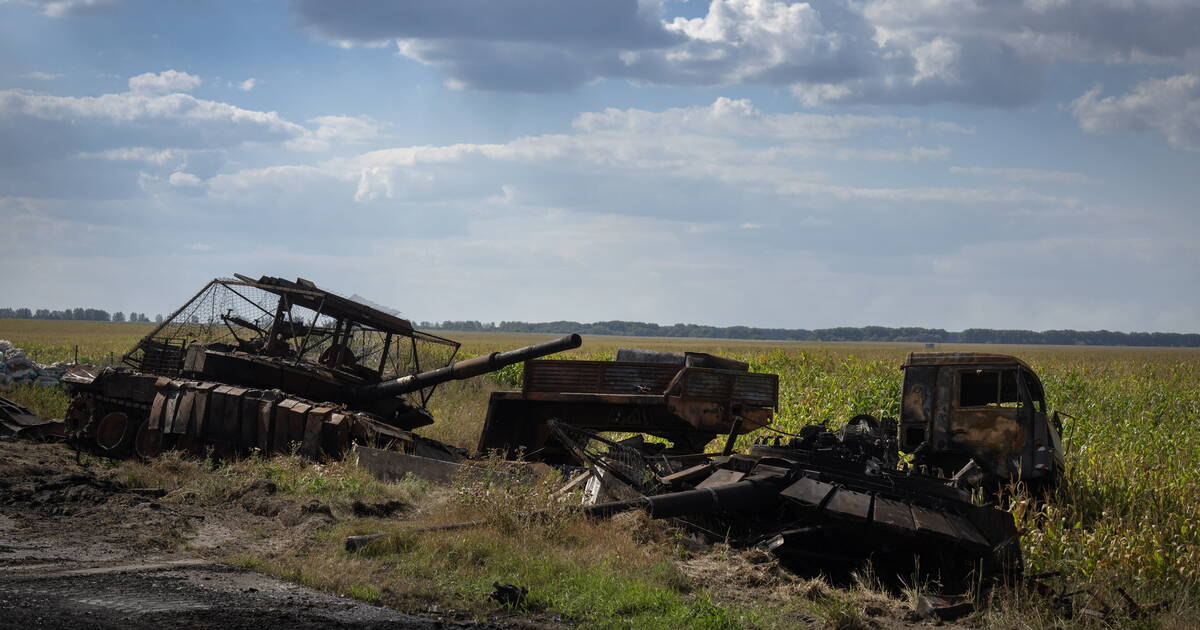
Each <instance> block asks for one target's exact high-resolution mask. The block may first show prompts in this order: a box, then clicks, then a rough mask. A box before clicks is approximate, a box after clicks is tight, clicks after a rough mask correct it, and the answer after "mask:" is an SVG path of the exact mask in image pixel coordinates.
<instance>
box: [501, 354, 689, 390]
mask: <svg viewBox="0 0 1200 630" xmlns="http://www.w3.org/2000/svg"><path fill="white" fill-rule="evenodd" d="M678 372H679V367H678V366H672V365H666V364H662V363H616V362H613V361H527V362H526V363H525V375H524V384H523V390H524V391H525V392H527V393H529V392H578V393H604V394H661V393H663V392H664V391H666V389H667V385H668V384H670V382H671V379H673V378H675V375H676V374H677V373H678Z"/></svg>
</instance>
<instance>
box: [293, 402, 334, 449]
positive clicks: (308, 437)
mask: <svg viewBox="0 0 1200 630" xmlns="http://www.w3.org/2000/svg"><path fill="white" fill-rule="evenodd" d="M332 413H333V408H332V407H320V406H318V407H313V408H312V409H311V410H309V412H308V418H307V419H306V420H305V421H304V439H303V441H302V442H301V446H300V450H301V452H303V453H304V454H305V455H307V456H309V457H317V456H318V455H320V454H321V427H322V426H324V424H325V423H326V422H327V421H328V420H329V415H330V414H332Z"/></svg>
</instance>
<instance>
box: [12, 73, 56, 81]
mask: <svg viewBox="0 0 1200 630" xmlns="http://www.w3.org/2000/svg"><path fill="white" fill-rule="evenodd" d="M21 76H23V77H25V78H26V79H34V80H37V81H53V80H55V79H61V78H62V76H63V75H61V74H56V73H53V72H27V73H25V74H23V75H21Z"/></svg>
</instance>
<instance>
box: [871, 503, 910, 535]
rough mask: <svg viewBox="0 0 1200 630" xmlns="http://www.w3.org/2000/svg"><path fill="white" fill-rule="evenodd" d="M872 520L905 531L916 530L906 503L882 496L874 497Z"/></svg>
mask: <svg viewBox="0 0 1200 630" xmlns="http://www.w3.org/2000/svg"><path fill="white" fill-rule="evenodd" d="M872 520H874V521H875V522H876V523H881V524H883V525H888V526H890V527H895V528H896V529H901V530H904V531H906V532H916V531H917V524H916V523H915V522H913V517H912V512H911V511H910V510H909V509H908V504H907V503H901V502H899V501H892V500H891V499H885V498H883V497H878V496H877V497H875V512H874V515H873V516H872Z"/></svg>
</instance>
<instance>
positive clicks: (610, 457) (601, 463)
mask: <svg viewBox="0 0 1200 630" xmlns="http://www.w3.org/2000/svg"><path fill="white" fill-rule="evenodd" d="M549 425H550V430H551V431H552V432H553V433H554V437H555V438H556V439H557V440H558V441H559V442H561V443H562V444H563V446H565V447H567V448H568V449H570V450H571V452H573V453H575V455H576V456H577V457H580V458H582V459H583V460H584V462H585V463H586V464H589V465H592V466H597V467H599V468H602V469H604V470H605V471H607V472H609V473H611V474H612V475H613V476H614V477H616V478H617V479H619V480H620V481H622V482H623V483H626V484H628V485H630V486H632V487H633V488H635V489H637V490H638V491H640V492H642V493H652V492H654V491H656V490H658V489H659V488H660V487H661V486H662V484H661V482H660V481H659V477H660V476H666V475H669V474H670V473H671V472H673V471H672V469H671V466H670V464H669V463H668V462H667V461H666V460H665V459H662V458H658V457H653V456H649V455H646V454H645V453H643V452H642V451H641V450H639V449H638V448H635V447H633V446H630V445H628V444H624V443H622V442H614V441H612V440H610V439H608V438H606V437H604V436H602V435H600V434H599V433H598V432H596V431H591V430H588V429H584V428H581V427H577V426H574V425H570V424H566V423H564V422H558V421H554V420H551V421H550V422H549Z"/></svg>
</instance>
